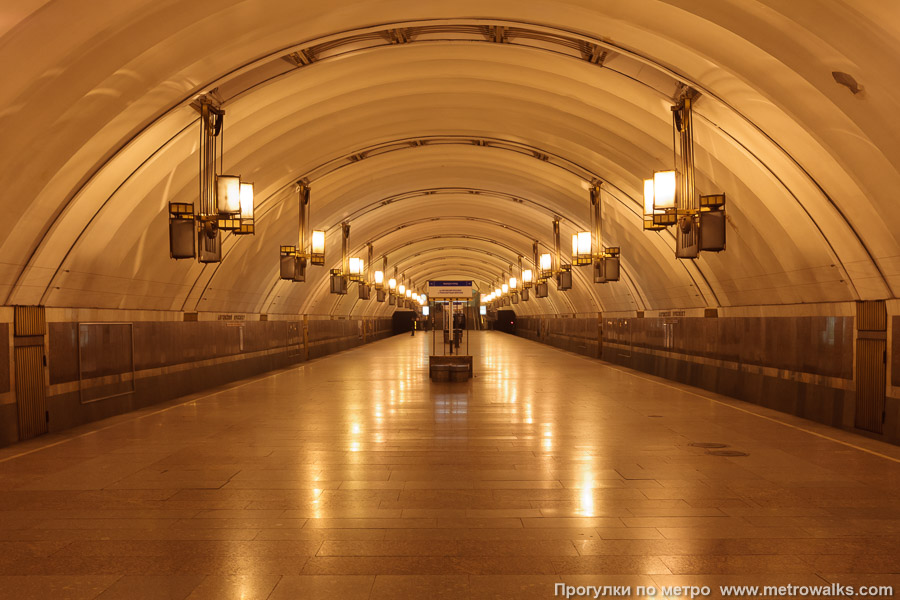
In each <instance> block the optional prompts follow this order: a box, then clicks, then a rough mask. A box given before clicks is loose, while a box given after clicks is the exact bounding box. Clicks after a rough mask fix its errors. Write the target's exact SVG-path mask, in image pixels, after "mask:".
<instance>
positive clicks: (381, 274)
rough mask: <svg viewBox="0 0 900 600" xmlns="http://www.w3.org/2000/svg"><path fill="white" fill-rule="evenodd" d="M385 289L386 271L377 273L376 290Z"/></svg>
mask: <svg viewBox="0 0 900 600" xmlns="http://www.w3.org/2000/svg"><path fill="white" fill-rule="evenodd" d="M383 287H384V271H375V289H376V290H380V289H382V288H383Z"/></svg>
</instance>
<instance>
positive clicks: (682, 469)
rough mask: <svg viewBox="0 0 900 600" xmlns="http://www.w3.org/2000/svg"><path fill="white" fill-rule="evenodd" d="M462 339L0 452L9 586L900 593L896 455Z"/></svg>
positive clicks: (423, 343) (629, 379)
mask: <svg viewBox="0 0 900 600" xmlns="http://www.w3.org/2000/svg"><path fill="white" fill-rule="evenodd" d="M470 342H471V351H472V354H473V356H474V357H475V358H474V360H475V371H476V377H475V378H474V379H473V380H472V381H471V382H469V383H441V384H432V383H430V382H429V381H428V379H427V373H426V365H427V354H428V350H429V349H430V347H431V344H430V341H429V338H428V336H426V335H423V334H419V335H417V336H416V337H415V338H412V337H410V336H406V335H402V336H397V337H394V338H390V339H387V340H383V341H381V342H377V343H374V344H370V345H368V346H365V347H362V348H358V349H355V350H351V351H347V352H342V353H340V354H336V355H332V356H329V357H325V358H322V359H318V360H315V361H311V362H309V363H306V364H304V365H301V366H298V367H295V368H291V369H288V370H284V371H280V372H277V373H274V374H269V375H264V376H261V377H258V378H256V379H253V380H249V381H243V382H239V383H237V384H234V385H231V386H228V387H227V388H223V389H222V390H221V391H216V392H214V393H206V394H198V395H197V396H194V397H191V398H188V399H180V400H179V401H177V402H173V403H169V404H164V405H158V406H155V407H153V408H151V409H148V410H146V411H142V412H139V413H132V414H129V415H123V416H121V417H116V418H115V419H111V420H107V421H103V422H99V423H94V424H91V425H89V426H85V427H82V428H79V429H76V430H72V431H69V432H66V433H65V434H62V435H51V436H45V437H43V438H41V439H39V440H33V441H31V442H28V443H25V444H19V445H17V446H14V447H11V448H6V449H3V450H2V451H0V599H6V598H15V599H27V598H54V599H56V598H71V599H89V598H100V599H103V600H107V599H109V600H111V599H117V598H121V599H129V600H141V599H144V598H152V599H157V598H162V599H166V600H169V599H171V600H175V599H179V600H180V599H184V598H190V599H191V600H196V599H201V598H208V599H213V598H215V599H230V598H235V599H237V598H241V599H244V600H251V599H257V598H260V599H262V598H269V599H271V600H275V599H294V598H340V599H348V600H352V599H356V598H360V599H366V598H371V599H381V598H473V599H474V598H478V599H481V598H516V599H528V598H552V597H554V584H555V583H566V584H567V585H572V586H586V585H613V586H632V596H631V597H637V595H636V589H637V586H641V585H643V586H654V587H655V588H657V589H661V588H662V587H663V586H667V587H668V586H674V585H697V586H709V587H710V588H711V592H712V596H713V597H717V596H718V595H719V592H718V587H717V586H718V585H720V584H746V585H760V586H763V585H786V584H794V585H824V584H827V583H830V582H837V583H840V584H843V585H856V586H858V585H893V586H894V588H895V589H897V590H900V575H898V573H900V461H898V458H900V449H898V448H896V447H893V446H887V445H884V444H880V443H878V442H875V441H872V440H868V439H866V438H862V437H859V436H855V435H852V434H849V433H845V432H841V431H837V430H834V429H830V428H827V427H823V426H818V425H816V424H813V423H810V422H807V421H803V420H800V419H796V418H793V417H789V416H785V415H781V414H779V413H774V412H772V411H768V410H766V409H761V408H758V407H755V406H752V405H748V404H744V403H741V402H738V401H732V400H728V399H726V398H723V397H718V396H715V395H712V394H709V393H707V392H703V391H701V390H697V389H695V388H690V387H688V386H682V385H679V384H674V383H671V382H667V381H664V380H661V379H656V378H653V377H649V376H647V375H644V374H641V373H637V372H632V371H628V370H626V369H620V368H618V367H613V366H610V365H607V364H605V363H602V362H600V361H595V360H590V359H586V358H583V357H579V356H576V355H573V354H570V353H567V352H563V351H560V350H555V349H553V348H550V347H547V346H542V345H540V344H537V343H534V342H529V341H526V340H522V339H519V338H515V337H512V336H508V335H505V334H502V333H497V332H483V333H477V334H473V335H472V338H471V340H470ZM697 443H719V444H725V445H727V447H726V448H724V450H728V451H734V452H741V453H746V454H747V456H718V455H714V454H710V453H709V452H710V450H709V449H706V448H703V447H698V446H695V445H692V444H697ZM712 451H715V450H712ZM656 597H657V598H661V597H663V596H662V593H661V592H659V593H658V595H657V596H656Z"/></svg>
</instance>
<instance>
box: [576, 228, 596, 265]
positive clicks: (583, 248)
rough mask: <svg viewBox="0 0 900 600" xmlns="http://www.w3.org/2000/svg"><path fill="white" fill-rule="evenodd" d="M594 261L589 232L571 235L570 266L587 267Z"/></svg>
mask: <svg viewBox="0 0 900 600" xmlns="http://www.w3.org/2000/svg"><path fill="white" fill-rule="evenodd" d="M593 261H594V256H593V251H592V249H591V232H590V231H579V232H578V233H575V234H572V264H573V265H575V266H579V267H580V266H583V265H589V264H591V263H592V262H593Z"/></svg>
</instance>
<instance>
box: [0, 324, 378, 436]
mask: <svg viewBox="0 0 900 600" xmlns="http://www.w3.org/2000/svg"><path fill="white" fill-rule="evenodd" d="M391 335H392V334H391V332H389V331H387V332H381V333H378V334H374V335H373V334H369V336H368V339H367V340H366V343H369V342H374V341H378V340H381V339H385V338H387V337H390V336H391ZM361 345H363V340H362V339H360V338H358V337H356V336H353V337H347V338H343V339H338V340H321V341H319V342H314V343H311V344H310V347H309V355H310V359H313V358H319V357H322V356H326V355H328V354H333V353H335V352H340V351H342V350H348V349H350V348H354V347H357V346H361ZM301 362H303V351H302V349H301V350H300V352H299V353H298V351H297V350H296V349H293V348H292V349H287V348H286V349H285V350H284V351H283V352H273V353H271V354H268V355H264V356H255V357H248V358H243V359H237V360H231V361H227V362H222V363H219V364H213V365H208V366H202V367H197V368H193V369H185V370H181V371H176V372H173V373H167V374H162V375H158V376H153V377H143V378H139V379H137V380H136V382H135V391H134V392H131V393H128V394H123V395H121V396H116V397H113V398H105V399H102V400H97V401H95V402H88V403H85V404H82V403H81V400H80V397H79V394H78V392H77V391H76V392H70V393H65V394H59V395H55V396H48V397H47V409H48V411H49V412H50V424H49V429H50V431H51V432H59V431H63V430H65V429H69V428H71V427H75V426H78V425H83V424H85V423H90V422H92V421H98V420H100V419H105V418H107V417H113V416H116V415H120V414H123V413H127V412H130V411H134V410H138V409H141V408H146V407H148V406H152V405H154V404H158V403H161V402H166V401H168V400H173V399H175V398H179V397H181V396H186V395H189V394H194V393H197V392H202V391H203V390H208V389H212V388H215V387H218V386H221V385H224V384H226V383H231V382H234V381H238V380H241V379H246V378H249V377H254V376H257V375H261V374H263V373H267V372H270V371H275V370H277V369H282V368H285V367H289V366H291V365H294V364H298V363H301ZM17 418H18V417H17V413H16V405H15V404H7V405H2V406H0V446H7V445H10V444H13V443H15V442H17V441H18V421H17Z"/></svg>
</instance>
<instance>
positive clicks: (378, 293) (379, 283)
mask: <svg viewBox="0 0 900 600" xmlns="http://www.w3.org/2000/svg"><path fill="white" fill-rule="evenodd" d="M369 262H371V261H369ZM385 273H387V254H385V255H384V257H383V258H382V263H381V270H380V271H375V299H376V300H377V301H378V302H384V299H385V296H386V295H387V294H386V293H385V289H384V274H385Z"/></svg>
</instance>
